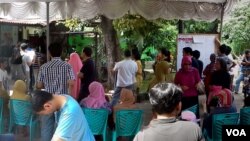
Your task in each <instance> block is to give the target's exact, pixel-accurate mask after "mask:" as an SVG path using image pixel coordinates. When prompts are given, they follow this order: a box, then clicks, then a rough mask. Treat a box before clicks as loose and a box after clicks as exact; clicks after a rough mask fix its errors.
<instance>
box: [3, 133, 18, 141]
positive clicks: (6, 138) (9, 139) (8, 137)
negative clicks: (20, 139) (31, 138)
mask: <svg viewBox="0 0 250 141" xmlns="http://www.w3.org/2000/svg"><path fill="white" fill-rule="evenodd" d="M0 141H15V137H14V134H0Z"/></svg>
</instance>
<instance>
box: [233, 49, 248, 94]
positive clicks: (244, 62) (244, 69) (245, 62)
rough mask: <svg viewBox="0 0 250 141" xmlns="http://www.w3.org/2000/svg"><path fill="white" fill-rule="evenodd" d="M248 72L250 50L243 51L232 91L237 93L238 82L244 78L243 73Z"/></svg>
mask: <svg viewBox="0 0 250 141" xmlns="http://www.w3.org/2000/svg"><path fill="white" fill-rule="evenodd" d="M247 74H250V50H246V51H245V55H244V58H243V60H242V61H241V72H240V75H239V76H238V78H237V80H236V82H235V88H234V93H235V94H238V92H239V88H240V82H241V81H243V80H244V75H247Z"/></svg>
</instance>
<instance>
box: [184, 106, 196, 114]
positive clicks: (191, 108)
mask: <svg viewBox="0 0 250 141" xmlns="http://www.w3.org/2000/svg"><path fill="white" fill-rule="evenodd" d="M184 111H191V112H193V113H194V114H195V115H197V111H198V104H195V105H194V106H191V107H189V108H187V109H185V110H184Z"/></svg>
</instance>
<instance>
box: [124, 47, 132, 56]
mask: <svg viewBox="0 0 250 141" xmlns="http://www.w3.org/2000/svg"><path fill="white" fill-rule="evenodd" d="M124 56H125V57H131V52H130V50H129V49H126V50H125V51H124Z"/></svg>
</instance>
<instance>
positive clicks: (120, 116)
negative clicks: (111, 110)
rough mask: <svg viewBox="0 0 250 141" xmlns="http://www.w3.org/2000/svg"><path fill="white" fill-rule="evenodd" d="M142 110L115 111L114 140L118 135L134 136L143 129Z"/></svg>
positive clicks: (114, 140)
mask: <svg viewBox="0 0 250 141" xmlns="http://www.w3.org/2000/svg"><path fill="white" fill-rule="evenodd" d="M142 114H143V111H142V110H119V111H117V112H116V113H115V130H114V131H113V132H112V138H113V139H112V140H113V141H116V139H117V137H119V136H123V137H132V138H133V137H134V136H135V135H136V134H137V133H138V132H139V131H140V129H141V125H142V121H143V120H142Z"/></svg>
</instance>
